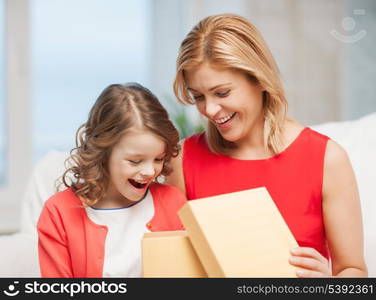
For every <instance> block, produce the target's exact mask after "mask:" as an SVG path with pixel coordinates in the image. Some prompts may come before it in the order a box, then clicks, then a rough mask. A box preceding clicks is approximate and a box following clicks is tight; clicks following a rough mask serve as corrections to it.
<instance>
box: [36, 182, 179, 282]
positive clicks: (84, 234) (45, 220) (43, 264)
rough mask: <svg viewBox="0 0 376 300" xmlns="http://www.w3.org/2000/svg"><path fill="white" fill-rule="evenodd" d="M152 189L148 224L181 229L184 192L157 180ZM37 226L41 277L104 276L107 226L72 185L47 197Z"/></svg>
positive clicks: (160, 229)
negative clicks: (93, 216) (90, 211)
mask: <svg viewBox="0 0 376 300" xmlns="http://www.w3.org/2000/svg"><path fill="white" fill-rule="evenodd" d="M150 191H151V194H152V196H153V203H154V216H153V218H152V219H151V220H150V222H148V223H147V224H146V226H147V228H148V229H149V230H150V231H168V230H182V229H183V225H182V223H181V222H180V219H179V217H178V215H177V211H178V210H179V209H180V208H181V207H182V206H183V205H184V204H185V202H186V198H185V196H184V195H183V194H182V193H181V192H180V191H179V190H178V189H177V188H175V187H173V186H168V185H162V184H157V183H153V184H152V185H151V186H150ZM37 229H38V237H39V239H38V250H39V265H40V271H41V275H42V277H80V278H84V277H102V272H103V263H104V249H105V239H106V235H107V231H108V229H107V226H103V225H98V224H95V223H94V222H92V221H91V220H90V219H89V217H88V216H87V214H86V211H85V208H84V206H83V204H82V202H81V201H80V199H79V198H78V197H77V196H76V195H75V194H74V192H73V190H72V189H66V190H64V191H62V192H59V193H57V194H55V195H54V196H52V197H51V198H49V199H48V200H47V201H46V203H45V205H44V207H43V210H42V213H41V215H40V217H39V221H38V225H37ZM124 259H126V258H124Z"/></svg>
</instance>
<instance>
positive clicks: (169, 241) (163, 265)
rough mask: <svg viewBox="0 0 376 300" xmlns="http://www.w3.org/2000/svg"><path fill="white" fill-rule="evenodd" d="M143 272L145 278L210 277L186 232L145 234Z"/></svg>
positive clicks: (143, 240)
mask: <svg viewBox="0 0 376 300" xmlns="http://www.w3.org/2000/svg"><path fill="white" fill-rule="evenodd" d="M142 271H143V277H208V276H207V274H206V272H205V270H204V268H203V266H202V264H201V262H200V260H199V259H198V257H197V254H196V253H195V251H194V250H193V247H192V244H191V242H190V241H189V238H188V235H187V233H186V232H185V231H164V232H150V233H149V232H148V233H145V234H144V237H143V239H142Z"/></svg>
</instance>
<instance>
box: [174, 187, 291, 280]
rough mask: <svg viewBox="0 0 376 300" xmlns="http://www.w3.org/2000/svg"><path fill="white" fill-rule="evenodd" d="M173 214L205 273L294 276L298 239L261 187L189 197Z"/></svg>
mask: <svg viewBox="0 0 376 300" xmlns="http://www.w3.org/2000/svg"><path fill="white" fill-rule="evenodd" d="M179 216H180V218H181V220H182V222H183V224H184V226H185V228H186V230H187V232H188V235H189V238H190V240H191V242H192V244H193V247H194V249H195V251H196V253H197V254H198V256H199V258H200V261H201V262H202V264H203V266H204V268H205V270H206V272H207V274H208V276H209V277H296V275H295V267H293V266H292V265H290V264H289V262H288V259H289V257H290V249H291V248H293V247H297V246H298V245H297V243H296V241H295V239H294V237H293V235H292V233H291V232H290V230H289V228H288V227H287V225H286V223H285V222H284V220H283V218H282V216H281V214H280V213H279V211H278V209H277V207H276V206H275V204H274V201H273V200H272V198H271V197H270V195H269V193H268V192H267V190H266V188H257V189H252V190H246V191H241V192H236V193H231V194H224V195H219V196H215V197H209V198H204V199H198V200H192V201H189V202H188V203H187V204H186V205H185V206H184V207H183V208H182V209H181V210H180V211H179Z"/></svg>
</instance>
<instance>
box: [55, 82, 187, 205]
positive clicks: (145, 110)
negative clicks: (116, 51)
mask: <svg viewBox="0 0 376 300" xmlns="http://www.w3.org/2000/svg"><path fill="white" fill-rule="evenodd" d="M133 127H138V128H141V129H145V130H148V131H151V132H152V133H154V134H156V135H157V136H159V137H160V138H161V140H163V141H164V143H165V145H166V157H165V161H164V165H163V168H162V172H161V174H160V175H165V176H166V175H168V174H170V173H171V168H170V167H169V162H170V160H171V158H172V157H175V156H177V155H178V153H179V150H180V147H179V145H178V142H179V133H178V131H177V130H176V128H175V127H174V125H173V123H172V122H171V121H170V120H169V117H168V113H167V111H166V110H165V109H164V108H163V106H162V105H161V104H160V102H159V101H158V99H157V97H156V96H154V95H153V93H151V92H150V91H149V90H148V89H146V88H145V87H143V86H141V85H140V84H137V83H127V84H112V85H110V86H108V87H107V88H105V89H104V90H103V92H102V93H101V94H100V96H99V97H98V99H97V100H96V102H95V104H94V106H93V107H92V109H91V111H90V113H89V118H88V120H87V122H86V123H84V124H82V125H81V126H80V127H79V128H78V130H77V133H76V147H75V148H73V149H72V150H71V152H70V157H69V158H68V159H67V160H66V166H67V169H66V171H65V172H64V174H63V176H62V182H63V184H64V185H65V186H66V187H68V188H72V189H73V191H74V192H75V194H76V195H77V196H78V197H80V198H81V200H82V201H83V203H84V204H87V205H94V204H95V203H97V202H98V201H99V200H101V199H102V198H103V196H104V194H105V192H106V190H107V187H108V183H109V173H108V160H109V157H110V154H111V151H112V149H113V147H114V146H115V145H116V144H117V143H118V141H119V140H120V138H121V137H122V135H123V134H124V133H125V132H126V131H127V130H129V129H130V128H133ZM69 175H70V176H69ZM71 175H73V176H71ZM68 181H70V182H68Z"/></svg>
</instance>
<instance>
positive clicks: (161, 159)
mask: <svg viewBox="0 0 376 300" xmlns="http://www.w3.org/2000/svg"><path fill="white" fill-rule="evenodd" d="M164 160H165V159H164V158H156V159H155V161H156V162H164Z"/></svg>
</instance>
